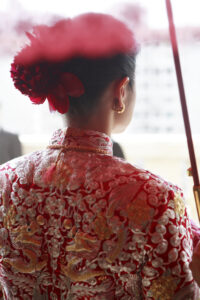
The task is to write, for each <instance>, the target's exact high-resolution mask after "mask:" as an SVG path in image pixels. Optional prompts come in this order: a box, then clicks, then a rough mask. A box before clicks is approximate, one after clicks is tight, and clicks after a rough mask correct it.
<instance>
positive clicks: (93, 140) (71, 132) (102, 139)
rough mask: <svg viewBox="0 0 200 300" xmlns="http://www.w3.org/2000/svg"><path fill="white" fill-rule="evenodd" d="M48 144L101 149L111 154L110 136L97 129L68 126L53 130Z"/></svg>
mask: <svg viewBox="0 0 200 300" xmlns="http://www.w3.org/2000/svg"><path fill="white" fill-rule="evenodd" d="M50 145H63V146H70V147H81V146H82V147H88V148H95V149H98V150H103V151H106V152H107V153H108V155H113V144H112V140H111V138H110V137H109V136H108V135H107V134H105V133H103V132H99V131H94V130H89V129H79V128H72V127H68V128H65V129H58V130H56V131H55V132H54V134H53V136H52V138H51V140H50Z"/></svg>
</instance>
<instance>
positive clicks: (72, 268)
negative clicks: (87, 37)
mask: <svg viewBox="0 0 200 300" xmlns="http://www.w3.org/2000/svg"><path fill="white" fill-rule="evenodd" d="M80 261H81V258H77V257H76V258H73V259H72V260H71V261H70V262H69V263H68V265H67V266H63V265H61V270H62V272H63V273H64V274H65V276H67V277H69V278H70V279H71V280H72V281H87V280H88V279H91V278H93V277H96V276H103V275H104V274H105V272H104V271H102V270H99V271H95V270H89V271H88V270H86V271H78V268H77V265H78V263H79V262H80Z"/></svg>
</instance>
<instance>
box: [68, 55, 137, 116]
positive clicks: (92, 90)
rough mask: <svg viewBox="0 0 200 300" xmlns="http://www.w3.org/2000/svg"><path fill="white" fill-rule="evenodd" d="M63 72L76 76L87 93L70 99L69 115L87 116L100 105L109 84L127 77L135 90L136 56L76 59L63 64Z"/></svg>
mask: <svg viewBox="0 0 200 300" xmlns="http://www.w3.org/2000/svg"><path fill="white" fill-rule="evenodd" d="M63 71H64V72H70V73H73V74H75V75H76V76H77V77H78V78H79V79H80V80H81V82H82V83H83V86H84V89H85V92H84V94H83V95H82V96H80V97H78V98H72V97H70V105H69V114H70V115H77V116H79V115H80V116H87V115H88V114H90V113H92V111H93V110H94V109H95V107H96V106H97V105H98V101H99V100H100V98H101V96H102V94H103V93H104V91H105V89H106V88H107V87H108V86H109V84H110V83H111V82H113V81H115V80H118V79H122V78H124V77H126V76H128V77H129V78H130V81H129V86H130V88H133V84H134V75H135V54H118V55H114V56H111V57H107V58H99V59H86V58H74V59H72V60H70V61H68V62H65V63H64V64H63Z"/></svg>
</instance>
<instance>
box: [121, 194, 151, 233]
mask: <svg viewBox="0 0 200 300" xmlns="http://www.w3.org/2000/svg"><path fill="white" fill-rule="evenodd" d="M142 200H143V201H142ZM151 211H152V208H151V207H150V206H149V205H148V204H147V203H146V201H145V202H144V199H141V197H137V198H136V199H134V200H133V201H132V202H131V203H129V204H128V205H127V206H126V214H127V216H128V219H129V221H130V223H131V225H132V226H133V227H136V228H141V227H142V226H144V225H145V224H146V223H147V222H148V220H149V218H150V216H151Z"/></svg>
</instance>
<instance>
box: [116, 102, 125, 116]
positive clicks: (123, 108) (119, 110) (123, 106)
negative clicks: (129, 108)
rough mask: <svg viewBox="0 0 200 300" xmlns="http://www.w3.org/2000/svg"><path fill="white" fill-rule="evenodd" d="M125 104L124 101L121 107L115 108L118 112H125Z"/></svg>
mask: <svg viewBox="0 0 200 300" xmlns="http://www.w3.org/2000/svg"><path fill="white" fill-rule="evenodd" d="M125 108H126V106H125V104H124V103H122V107H119V108H115V111H116V112H117V113H118V114H123V112H124V111H125Z"/></svg>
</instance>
